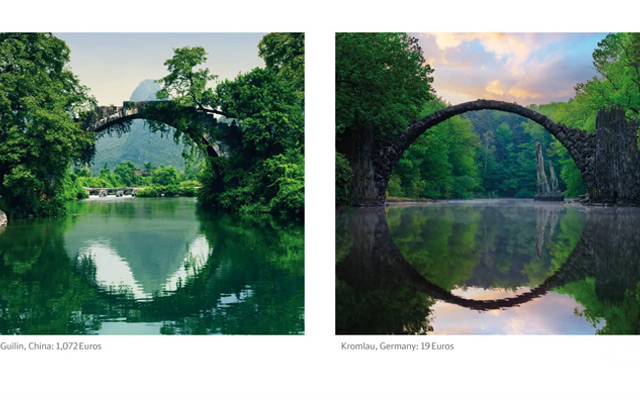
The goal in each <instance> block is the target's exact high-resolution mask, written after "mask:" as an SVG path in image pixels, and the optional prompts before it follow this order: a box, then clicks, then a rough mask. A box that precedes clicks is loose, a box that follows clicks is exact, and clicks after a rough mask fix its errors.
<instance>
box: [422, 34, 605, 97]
mask: <svg viewBox="0 0 640 400" xmlns="http://www.w3.org/2000/svg"><path fill="white" fill-rule="evenodd" d="M410 35H411V36H414V37H417V38H418V39H419V43H420V46H421V47H422V50H423V52H424V57H425V59H426V60H427V62H428V63H429V64H430V65H431V67H433V68H434V69H435V72H434V74H433V76H434V83H433V86H434V88H435V90H436V93H437V95H438V96H440V97H442V98H443V99H444V100H446V101H448V102H450V103H451V104H458V103H461V102H464V101H469V100H475V99H479V98H485V99H495V100H504V101H509V102H517V103H520V104H522V105H529V104H545V103H549V102H553V101H566V100H568V99H569V98H571V97H573V95H574V89H573V88H574V86H575V85H576V84H577V83H579V82H585V81H587V80H588V79H591V78H593V76H594V75H596V72H595V69H594V68H593V65H592V58H591V54H592V53H593V50H594V49H595V47H596V45H597V44H598V42H599V41H600V40H602V39H603V38H604V37H605V36H606V34H605V33H411V34H410Z"/></svg>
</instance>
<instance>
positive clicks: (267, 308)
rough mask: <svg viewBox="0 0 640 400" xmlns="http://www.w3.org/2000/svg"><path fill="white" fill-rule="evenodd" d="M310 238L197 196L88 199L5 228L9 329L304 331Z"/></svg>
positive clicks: (1, 261)
mask: <svg viewBox="0 0 640 400" xmlns="http://www.w3.org/2000/svg"><path fill="white" fill-rule="evenodd" d="M303 235H304V232H303V227H302V226H300V225H286V226H284V225H282V224H278V223H276V222H275V221H273V220H271V219H265V220H260V221H253V220H246V219H244V220H243V219H241V218H240V217H238V216H232V215H225V214H216V213H206V212H200V211H198V210H197V209H196V203H195V199H187V198H175V199H140V198H107V199H99V200H98V199H89V200H84V201H80V202H74V203H71V204H70V205H69V209H68V216H67V217H66V218H60V219H50V220H31V221H30V220H23V221H19V220H14V221H11V222H10V225H9V226H8V227H7V228H6V229H5V230H4V231H3V232H2V233H0V334H299V333H303V331H304V236H303Z"/></svg>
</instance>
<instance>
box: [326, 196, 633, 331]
mask: <svg viewBox="0 0 640 400" xmlns="http://www.w3.org/2000/svg"><path fill="white" fill-rule="evenodd" d="M336 227H337V237H336V246H337V247H336V250H337V267H336V273H337V289H336V290H337V292H336V323H337V327H336V330H337V332H338V333H354V334H355V333H359V334H367V333H372V334H373V333H376V334H382V333H431V332H432V333H443V334H444V333H594V332H595V333H639V332H640V322H639V315H638V310H639V309H640V300H639V297H638V296H639V290H638V288H639V286H638V282H639V281H640V263H638V262H637V260H638V257H639V256H640V210H638V209H635V208H584V207H576V206H572V205H565V204H559V203H558V204H551V203H546V204H537V203H533V202H532V201H527V200H490V201H468V202H465V201H462V202H450V203H448V204H432V205H426V206H410V207H400V208H398V207H394V208H387V209H384V208H358V209H346V210H341V211H339V212H338V216H337V221H336Z"/></svg>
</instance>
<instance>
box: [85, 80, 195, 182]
mask: <svg viewBox="0 0 640 400" xmlns="http://www.w3.org/2000/svg"><path fill="white" fill-rule="evenodd" d="M158 90H160V85H159V84H157V83H156V82H154V81H153V80H151V79H147V80H144V81H142V82H140V84H139V85H138V87H137V88H136V89H135V90H134V91H133V93H132V94H131V98H130V99H129V100H131V101H148V100H155V99H156V93H157V92H158ZM183 149H184V145H183V144H182V143H180V144H179V145H177V144H176V143H175V142H174V141H173V129H172V130H171V133H170V134H169V135H164V137H161V136H160V134H159V133H153V132H151V131H150V130H149V129H148V128H147V127H145V122H144V121H140V120H136V121H133V122H132V124H131V130H130V131H129V133H127V134H124V135H123V136H122V137H118V136H117V135H115V134H114V135H104V136H103V137H102V138H101V139H99V140H98V142H97V143H96V156H95V157H94V159H93V162H92V164H91V166H90V169H91V172H92V173H93V175H94V176H95V175H99V174H100V170H101V169H102V168H103V167H104V165H105V163H106V164H108V165H109V168H111V169H113V168H115V167H116V166H117V165H118V164H120V162H121V161H131V162H133V163H134V164H136V165H137V166H138V167H140V168H142V166H143V165H144V163H145V162H147V161H150V162H152V163H154V164H155V165H173V166H174V167H176V168H178V169H182V168H184V159H183V158H182V151H183Z"/></svg>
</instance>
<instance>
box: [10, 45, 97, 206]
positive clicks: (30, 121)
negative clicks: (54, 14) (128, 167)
mask: <svg viewBox="0 0 640 400" xmlns="http://www.w3.org/2000/svg"><path fill="white" fill-rule="evenodd" d="M0 55H1V56H2V57H0V206H1V207H2V209H5V210H7V211H8V212H10V213H11V214H13V215H37V216H46V215H56V214H60V213H63V212H64V205H63V200H64V195H63V180H64V177H65V175H66V174H67V172H68V170H69V167H70V165H71V162H72V161H74V160H84V161H88V160H89V159H90V158H91V156H92V155H93V146H94V142H95V140H94V135H93V134H91V133H86V132H84V131H83V130H82V128H81V126H80V123H79V122H77V119H79V117H81V116H82V115H84V114H85V113H86V112H88V111H89V110H90V109H91V108H92V106H94V105H95V100H94V99H93V98H92V97H91V96H90V95H89V94H88V89H87V88H86V87H85V86H82V85H81V84H80V82H79V81H78V78H77V77H76V76H75V75H73V73H71V71H70V70H69V69H68V68H67V66H66V65H67V63H68V62H69V48H68V47H67V45H66V44H65V43H64V42H63V41H62V40H60V39H58V38H56V37H54V36H53V35H51V34H48V33H2V34H0Z"/></svg>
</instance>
